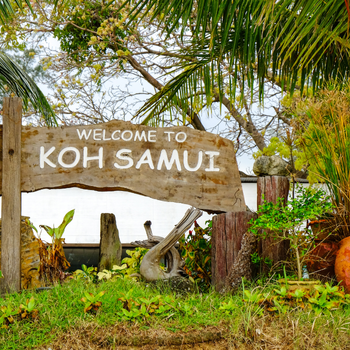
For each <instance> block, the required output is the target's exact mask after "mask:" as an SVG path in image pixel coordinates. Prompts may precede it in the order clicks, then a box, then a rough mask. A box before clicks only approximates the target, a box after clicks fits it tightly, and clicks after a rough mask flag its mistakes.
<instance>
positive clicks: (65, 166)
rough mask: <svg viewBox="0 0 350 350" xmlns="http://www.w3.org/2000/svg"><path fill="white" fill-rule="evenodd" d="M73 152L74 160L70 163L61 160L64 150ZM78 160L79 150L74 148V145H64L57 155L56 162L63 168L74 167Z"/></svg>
mask: <svg viewBox="0 0 350 350" xmlns="http://www.w3.org/2000/svg"><path fill="white" fill-rule="evenodd" d="M70 151H71V152H74V153H75V160H74V162H73V163H72V164H67V163H64V162H63V155H64V154H65V153H66V152H70ZM79 160H80V152H79V150H78V149H76V148H75V147H66V148H63V150H62V151H61V152H60V154H59V155H58V164H59V165H61V166H63V167H64V168H74V167H75V166H76V165H77V164H78V163H79Z"/></svg>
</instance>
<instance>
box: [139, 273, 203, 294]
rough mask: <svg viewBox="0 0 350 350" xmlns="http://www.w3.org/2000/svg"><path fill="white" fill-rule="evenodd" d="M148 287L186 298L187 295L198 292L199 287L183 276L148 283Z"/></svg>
mask: <svg viewBox="0 0 350 350" xmlns="http://www.w3.org/2000/svg"><path fill="white" fill-rule="evenodd" d="M146 286H150V287H151V288H155V289H157V290H159V291H160V292H161V293H164V292H167V291H171V292H172V293H175V294H176V295H177V296H185V295H187V294H191V293H197V292H198V288H197V286H196V285H195V284H194V283H192V282H191V281H190V280H189V279H188V278H185V277H182V276H173V277H170V278H167V279H162V280H156V281H151V282H147V283H146Z"/></svg>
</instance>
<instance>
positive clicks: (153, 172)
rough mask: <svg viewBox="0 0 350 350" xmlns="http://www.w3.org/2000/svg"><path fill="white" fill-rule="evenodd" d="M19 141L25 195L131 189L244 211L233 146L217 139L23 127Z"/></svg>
mask: <svg viewBox="0 0 350 350" xmlns="http://www.w3.org/2000/svg"><path fill="white" fill-rule="evenodd" d="M1 135H2V133H1ZM21 142H22V147H21V191H22V192H31V191H37V190H40V189H44V188H67V187H80V188H85V189H92V190H97V191H114V190H126V191H130V192H134V193H138V194H142V195H145V196H148V197H152V198H155V199H159V200H163V201H172V202H179V203H186V204H190V205H192V206H194V207H197V208H200V209H203V210H209V211H214V212H232V211H242V210H243V211H244V210H245V203H244V198H243V192H242V185H241V181H240V177H239V172H238V167H237V162H236V157H235V152H234V148H233V144H232V142H231V141H229V140H227V139H224V138H222V137H220V136H218V135H214V134H211V133H208V132H202V131H197V130H193V129H190V128H186V127H171V128H152V127H148V126H143V125H134V124H131V123H129V122H123V121H111V122H108V123H104V124H96V125H90V126H69V127H58V128H45V127H41V128H35V127H25V126H23V127H22V141H21ZM1 144H2V140H1ZM0 159H2V157H1V158H0ZM0 183H1V181H0Z"/></svg>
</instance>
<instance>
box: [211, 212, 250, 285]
mask: <svg viewBox="0 0 350 350" xmlns="http://www.w3.org/2000/svg"><path fill="white" fill-rule="evenodd" d="M253 218H256V214H255V213H252V212H250V211H239V212H230V213H225V214H219V215H216V216H214V217H213V232H212V244H211V271H212V285H213V286H215V288H216V290H221V289H222V287H224V286H225V280H226V277H227V276H228V275H229V273H230V271H231V269H232V266H233V262H234V259H235V258H236V257H237V255H238V252H239V250H240V249H241V242H242V237H243V235H244V233H245V232H247V230H248V228H249V224H248V223H249V221H250V220H251V219H253Z"/></svg>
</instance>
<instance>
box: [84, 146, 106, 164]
mask: <svg viewBox="0 0 350 350" xmlns="http://www.w3.org/2000/svg"><path fill="white" fill-rule="evenodd" d="M90 160H98V167H99V168H100V169H102V168H103V147H100V148H99V150H98V156H94V157H88V149H87V147H84V153H83V167H84V168H87V162H89V161H90Z"/></svg>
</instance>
